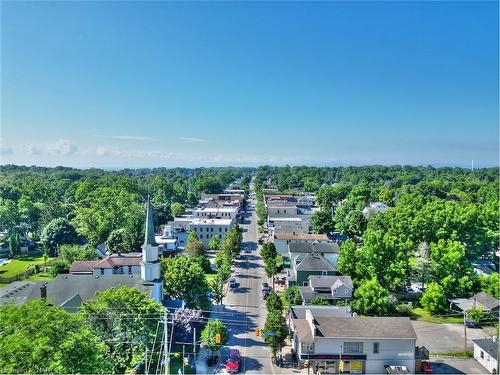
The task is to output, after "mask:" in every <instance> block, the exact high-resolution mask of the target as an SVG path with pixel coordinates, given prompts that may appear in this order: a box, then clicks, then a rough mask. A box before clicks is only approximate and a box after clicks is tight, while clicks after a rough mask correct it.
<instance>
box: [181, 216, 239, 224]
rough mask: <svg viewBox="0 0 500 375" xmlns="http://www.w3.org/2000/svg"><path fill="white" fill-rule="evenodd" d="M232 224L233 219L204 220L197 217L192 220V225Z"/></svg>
mask: <svg viewBox="0 0 500 375" xmlns="http://www.w3.org/2000/svg"><path fill="white" fill-rule="evenodd" d="M232 223H233V220H232V219H202V218H197V217H195V218H193V219H192V220H191V225H231V224H232Z"/></svg>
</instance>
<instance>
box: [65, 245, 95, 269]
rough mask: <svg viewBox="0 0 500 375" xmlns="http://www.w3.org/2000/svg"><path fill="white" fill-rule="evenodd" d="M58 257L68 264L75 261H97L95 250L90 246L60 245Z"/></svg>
mask: <svg viewBox="0 0 500 375" xmlns="http://www.w3.org/2000/svg"><path fill="white" fill-rule="evenodd" d="M59 257H60V258H61V259H63V260H65V261H66V262H68V263H69V264H72V263H73V262H74V261H77V260H94V259H97V254H96V251H95V249H93V248H92V247H90V246H80V245H75V244H72V245H61V247H60V248H59Z"/></svg>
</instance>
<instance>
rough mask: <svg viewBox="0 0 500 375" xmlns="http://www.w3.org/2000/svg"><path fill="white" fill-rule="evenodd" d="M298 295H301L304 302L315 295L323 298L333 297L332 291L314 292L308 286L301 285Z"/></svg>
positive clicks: (331, 298)
mask: <svg viewBox="0 0 500 375" xmlns="http://www.w3.org/2000/svg"><path fill="white" fill-rule="evenodd" d="M300 296H301V297H302V300H303V301H305V302H308V301H310V300H312V299H313V298H316V297H320V298H324V299H326V300H333V299H334V298H333V295H332V292H328V293H319V292H315V291H314V290H312V289H311V288H310V287H308V286H301V287H300Z"/></svg>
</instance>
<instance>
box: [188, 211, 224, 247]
mask: <svg viewBox="0 0 500 375" xmlns="http://www.w3.org/2000/svg"><path fill="white" fill-rule="evenodd" d="M233 226H234V220H232V219H200V218H193V219H192V221H191V224H190V228H191V230H193V231H195V233H196V234H197V235H198V239H199V240H200V241H201V242H203V245H205V246H208V243H209V242H210V239H211V238H212V237H213V236H219V237H220V239H221V240H223V239H224V237H225V236H226V233H227V232H228V231H229V229H231V228H232V227H233Z"/></svg>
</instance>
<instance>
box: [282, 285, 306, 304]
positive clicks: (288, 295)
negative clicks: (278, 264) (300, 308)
mask: <svg viewBox="0 0 500 375" xmlns="http://www.w3.org/2000/svg"><path fill="white" fill-rule="evenodd" d="M283 299H284V300H285V302H286V303H287V304H288V305H289V306H294V305H301V304H302V296H301V295H300V287H299V286H298V285H292V286H290V287H288V288H286V289H285V291H284V293H283Z"/></svg>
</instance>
